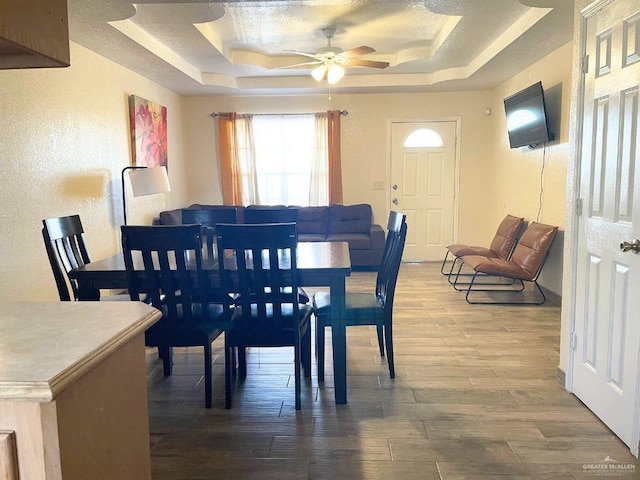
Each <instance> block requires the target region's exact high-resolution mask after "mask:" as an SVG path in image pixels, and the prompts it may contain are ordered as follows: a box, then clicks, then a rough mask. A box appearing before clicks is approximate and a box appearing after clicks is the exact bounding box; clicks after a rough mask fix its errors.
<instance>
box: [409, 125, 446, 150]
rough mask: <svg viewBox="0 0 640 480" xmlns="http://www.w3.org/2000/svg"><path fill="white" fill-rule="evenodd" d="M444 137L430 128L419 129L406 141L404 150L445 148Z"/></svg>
mask: <svg viewBox="0 0 640 480" xmlns="http://www.w3.org/2000/svg"><path fill="white" fill-rule="evenodd" d="M443 146H444V141H443V140H442V136H440V134H439V133H438V132H436V131H435V130H432V129H430V128H419V129H418V130H415V131H413V132H411V133H410V134H409V136H408V137H407V138H406V140H405V141H404V148H424V147H430V148H434V147H443Z"/></svg>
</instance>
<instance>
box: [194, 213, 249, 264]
mask: <svg viewBox="0 0 640 480" xmlns="http://www.w3.org/2000/svg"><path fill="white" fill-rule="evenodd" d="M237 215H238V209H237V208H236V207H219V208H203V209H201V210H194V209H190V208H183V209H182V224H183V225H193V224H198V225H201V226H202V234H203V243H204V244H206V246H207V254H208V255H209V256H210V257H213V254H214V251H215V249H214V242H215V236H216V225H217V224H218V223H236V219H237Z"/></svg>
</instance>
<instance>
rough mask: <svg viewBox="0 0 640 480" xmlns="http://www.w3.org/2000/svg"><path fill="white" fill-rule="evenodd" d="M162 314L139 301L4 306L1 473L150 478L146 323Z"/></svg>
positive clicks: (0, 316)
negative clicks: (145, 343) (145, 348)
mask: <svg viewBox="0 0 640 480" xmlns="http://www.w3.org/2000/svg"><path fill="white" fill-rule="evenodd" d="M160 317H161V314H160V312H159V311H158V310H156V309H154V308H152V307H149V306H148V305H145V304H142V303H139V302H55V303H36V302H33V303H11V304H4V305H0V478H5V476H3V475H6V478H9V479H13V478H21V479H33V480H40V479H47V480H49V479H56V480H58V479H64V480H76V479H77V480H86V479H89V478H91V479H92V480H93V479H95V480H98V479H114V478H118V479H136V480H139V479H150V478H151V469H150V454H149V425H148V415H147V385H146V366H145V355H144V331H145V330H146V329H147V328H148V327H149V326H150V325H152V324H154V323H155V322H156V321H158V319H159V318H160ZM3 469H4V470H3ZM11 475H13V476H11ZM16 475H19V476H16Z"/></svg>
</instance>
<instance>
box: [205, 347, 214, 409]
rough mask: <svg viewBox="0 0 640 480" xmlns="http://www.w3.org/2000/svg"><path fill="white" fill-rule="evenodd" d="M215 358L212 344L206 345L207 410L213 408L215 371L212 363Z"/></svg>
mask: <svg viewBox="0 0 640 480" xmlns="http://www.w3.org/2000/svg"><path fill="white" fill-rule="evenodd" d="M212 361H213V356H212V354H211V343H205V344H204V406H205V408H211V397H212V395H211V391H212V388H213V387H212V379H213V369H212V367H211V362H212Z"/></svg>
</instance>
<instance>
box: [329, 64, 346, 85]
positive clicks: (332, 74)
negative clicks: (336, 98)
mask: <svg viewBox="0 0 640 480" xmlns="http://www.w3.org/2000/svg"><path fill="white" fill-rule="evenodd" d="M342 77H344V68H342V67H341V66H340V65H336V64H333V65H331V66H330V67H329V71H328V73H327V81H328V82H329V83H330V84H331V85H333V84H334V83H338V82H339V81H340V79H341V78H342Z"/></svg>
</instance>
